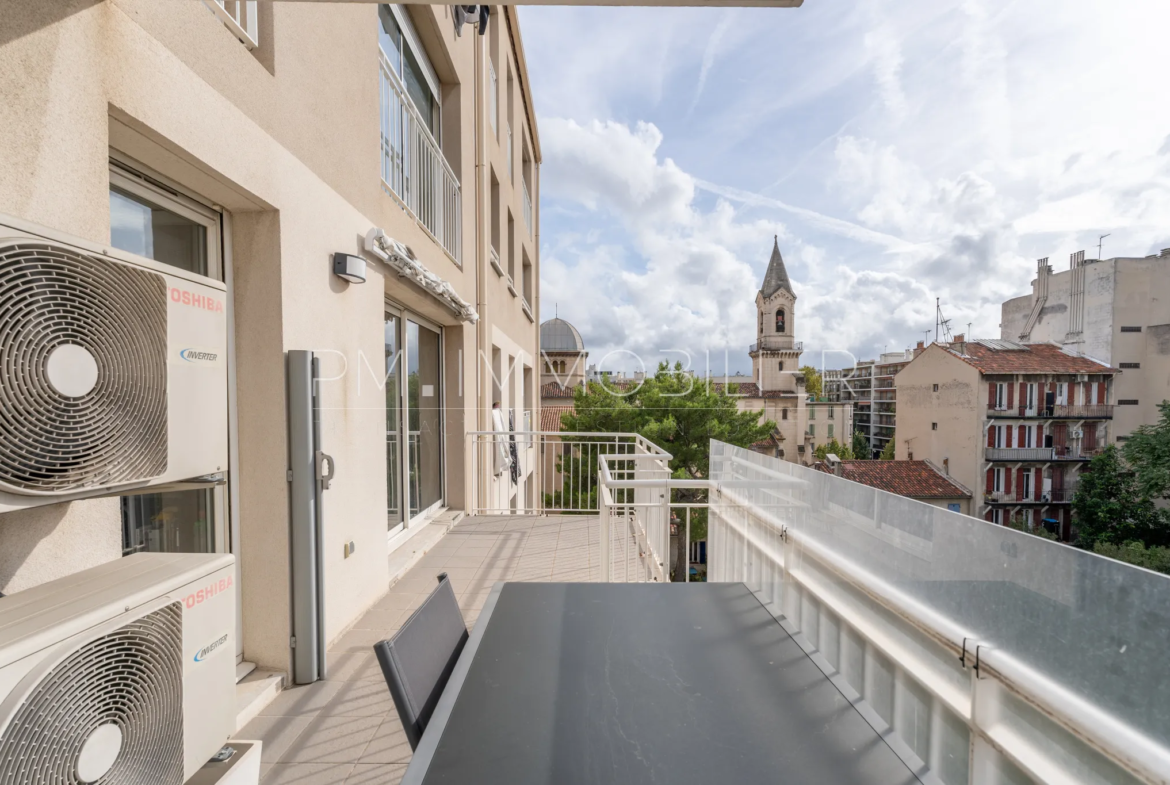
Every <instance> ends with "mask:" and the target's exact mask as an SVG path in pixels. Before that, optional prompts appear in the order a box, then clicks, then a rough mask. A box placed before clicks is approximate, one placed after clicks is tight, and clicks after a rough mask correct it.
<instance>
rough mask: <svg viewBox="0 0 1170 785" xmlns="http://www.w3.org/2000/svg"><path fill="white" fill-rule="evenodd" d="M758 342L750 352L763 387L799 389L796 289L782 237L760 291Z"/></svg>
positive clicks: (758, 299) (789, 391)
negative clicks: (785, 255) (792, 281)
mask: <svg viewBox="0 0 1170 785" xmlns="http://www.w3.org/2000/svg"><path fill="white" fill-rule="evenodd" d="M756 317H757V319H756V322H757V323H756V342H755V343H754V344H752V346H751V349H750V350H749V352H748V353H749V354H750V355H751V358H752V376H754V377H755V379H756V382H757V383H758V384H759V385H760V391H761V392H763V393H768V392H786V393H796V391H797V381H796V379H797V376H799V375H800V374H799V369H800V353H801V345H800V342H799V341H797V340H795V339H794V338H793V336H794V335H795V333H796V292H794V291H792V283H791V282H790V281H789V280H788V271H787V270H785V269H784V258H783V257H782V256H780V240H779V238H776V239H775V243H774V244H773V246H772V258H771V259H769V260H768V272H767V273H765V274H764V284H763V286H761V287H760V291H759V292H758V293H757V294H756Z"/></svg>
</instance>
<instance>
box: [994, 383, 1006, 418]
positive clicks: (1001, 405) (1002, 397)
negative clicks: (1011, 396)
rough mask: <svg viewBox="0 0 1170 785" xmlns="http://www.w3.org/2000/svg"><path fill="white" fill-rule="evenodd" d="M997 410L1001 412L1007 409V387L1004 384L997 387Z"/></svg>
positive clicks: (997, 384) (998, 384)
mask: <svg viewBox="0 0 1170 785" xmlns="http://www.w3.org/2000/svg"><path fill="white" fill-rule="evenodd" d="M995 408H996V411H1001V412H1002V411H1004V410H1005V409H1007V385H1006V384H1004V383H1003V382H998V383H996V385H995Z"/></svg>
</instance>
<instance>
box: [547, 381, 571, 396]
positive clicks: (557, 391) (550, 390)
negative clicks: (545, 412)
mask: <svg viewBox="0 0 1170 785" xmlns="http://www.w3.org/2000/svg"><path fill="white" fill-rule="evenodd" d="M540 397H541V398H572V397H573V388H572V387H566V386H564V385H562V384H561V383H560V382H545V383H544V384H542V385H540Z"/></svg>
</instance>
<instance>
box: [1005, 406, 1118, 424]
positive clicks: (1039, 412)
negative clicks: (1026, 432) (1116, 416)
mask: <svg viewBox="0 0 1170 785" xmlns="http://www.w3.org/2000/svg"><path fill="white" fill-rule="evenodd" d="M987 414H988V416H989V417H1000V418H1012V419H1015V418H1020V419H1039V420H1112V419H1113V404H1104V403H1093V404H1081V405H1076V406H1074V405H1065V404H1056V405H1053V406H1031V407H1029V406H1012V407H1008V406H995V405H991V406H988V407H987Z"/></svg>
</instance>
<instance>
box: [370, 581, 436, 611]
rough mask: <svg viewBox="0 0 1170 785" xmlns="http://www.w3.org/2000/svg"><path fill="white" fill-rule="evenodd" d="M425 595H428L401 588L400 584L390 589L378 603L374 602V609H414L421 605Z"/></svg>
mask: <svg viewBox="0 0 1170 785" xmlns="http://www.w3.org/2000/svg"><path fill="white" fill-rule="evenodd" d="M425 597H426V595H425V594H423V593H422V592H409V591H405V590H403V589H401V588H399V587H398V586H394V587H393V588H392V589H390V591H389V593H387V594H386V596H384V597H383V598H382V599H380V600H378V601H377V602H376V603H374V609H377V610H394V609H397V610H405V609H408V608H410V609H413V608H417V607H418V606H419V605H421V604H422V601H423V599H424V598H425Z"/></svg>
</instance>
